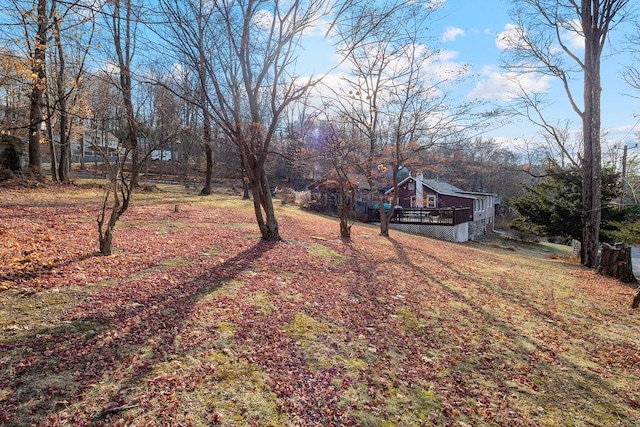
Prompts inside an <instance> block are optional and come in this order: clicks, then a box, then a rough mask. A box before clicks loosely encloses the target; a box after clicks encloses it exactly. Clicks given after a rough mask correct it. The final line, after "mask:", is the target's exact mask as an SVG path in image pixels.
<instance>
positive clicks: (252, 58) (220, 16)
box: [161, 0, 331, 241]
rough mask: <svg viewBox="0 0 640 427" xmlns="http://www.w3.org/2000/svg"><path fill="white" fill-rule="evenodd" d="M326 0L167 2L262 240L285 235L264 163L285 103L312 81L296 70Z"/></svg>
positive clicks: (327, 7)
mask: <svg viewBox="0 0 640 427" xmlns="http://www.w3.org/2000/svg"><path fill="white" fill-rule="evenodd" d="M330 6H331V2H330V1H328V0H289V1H275V2H274V1H266V0H220V1H216V2H208V1H202V0H190V1H177V0H163V1H162V2H161V7H162V10H163V12H164V13H165V14H166V15H167V16H168V17H169V22H172V23H173V26H172V30H173V34H174V36H175V37H174V45H175V47H176V48H177V50H178V51H179V52H180V54H181V55H183V56H184V57H185V58H186V61H189V63H190V65H191V66H193V67H194V69H196V70H197V71H198V72H199V73H200V74H201V75H202V79H203V82H204V84H206V90H205V91H203V93H204V95H206V97H205V102H206V106H207V108H208V111H209V113H210V114H211V119H212V120H213V122H214V123H215V125H216V126H217V127H218V128H219V129H220V130H221V132H222V133H224V135H225V136H226V138H227V139H228V140H229V141H231V142H232V143H233V144H235V145H236V147H237V148H238V151H239V154H240V160H241V162H240V163H241V167H242V169H243V170H244V172H245V178H246V179H247V181H248V184H249V185H250V187H251V193H252V196H253V205H254V211H255V215H256V220H257V223H258V226H259V228H260V233H261V235H262V238H263V239H265V240H269V241H278V240H280V239H281V237H280V232H279V229H278V222H277V219H276V216H275V212H274V209H273V200H272V196H271V188H270V185H269V181H268V178H267V173H266V168H265V165H266V160H267V157H268V154H269V152H270V146H271V142H272V141H273V139H274V137H275V136H276V132H277V130H278V126H279V124H280V120H281V118H282V115H283V114H284V112H285V111H286V109H287V107H288V106H289V105H291V104H292V103H294V102H296V101H297V100H299V99H301V98H302V97H303V96H304V94H305V93H306V92H307V90H308V89H309V87H310V86H312V85H313V84H314V83H315V81H316V80H315V79H313V78H306V79H303V78H300V77H299V76H297V75H296V74H295V60H296V58H297V55H298V54H299V49H298V47H299V44H300V41H301V38H302V37H303V36H304V34H305V32H306V31H307V30H309V29H310V28H311V27H312V26H313V25H315V23H316V22H317V21H318V20H319V19H320V17H322V16H324V15H326V14H327V13H329V12H330Z"/></svg>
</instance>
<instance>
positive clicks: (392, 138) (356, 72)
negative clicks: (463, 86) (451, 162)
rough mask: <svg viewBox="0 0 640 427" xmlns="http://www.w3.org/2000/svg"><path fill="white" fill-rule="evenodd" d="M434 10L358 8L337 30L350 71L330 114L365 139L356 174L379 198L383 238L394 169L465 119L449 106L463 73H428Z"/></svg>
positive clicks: (381, 5)
mask: <svg viewBox="0 0 640 427" xmlns="http://www.w3.org/2000/svg"><path fill="white" fill-rule="evenodd" d="M433 11H434V9H432V8H429V7H425V5H424V4H422V3H419V2H398V1H386V2H375V3H367V4H364V3H363V4H361V5H359V6H358V7H352V8H351V9H350V10H349V12H348V15H349V16H350V19H351V25H350V26H342V27H339V30H343V29H344V30H345V31H344V32H340V38H341V45H340V47H341V50H340V53H342V54H343V55H344V56H345V58H346V64H348V65H349V66H350V67H351V72H350V73H349V74H348V75H345V76H344V78H343V82H342V87H340V88H337V89H336V90H335V91H334V99H333V100H332V103H333V106H332V108H334V109H336V110H338V111H339V112H340V114H341V115H342V116H344V117H345V118H347V120H349V121H350V122H351V123H352V125H353V127H354V129H357V130H358V131H359V133H360V135H361V138H362V140H363V143H364V144H363V147H362V148H363V153H362V159H363V162H362V163H361V173H362V174H363V175H364V176H366V177H367V181H368V183H369V186H370V188H371V189H372V191H373V193H374V197H375V198H376V199H377V204H378V207H379V210H380V219H381V221H380V234H381V235H388V234H389V221H390V219H391V216H392V215H393V209H387V210H386V212H385V207H384V205H385V203H384V202H385V200H384V198H385V196H384V193H383V192H382V191H379V190H378V189H379V187H381V186H384V187H388V186H393V188H394V194H397V192H398V191H397V190H398V189H397V184H398V174H399V171H400V169H401V168H402V167H403V166H404V167H407V166H409V163H410V162H411V160H412V159H414V158H416V153H417V152H418V151H421V150H424V149H425V148H427V147H429V146H431V145H432V144H433V143H434V142H435V141H437V140H439V139H441V138H445V137H446V136H447V135H451V134H453V133H457V132H461V131H462V129H463V128H464V123H463V117H464V115H465V114H466V113H468V112H469V109H468V107H469V105H468V104H465V105H462V106H460V105H455V102H454V101H453V100H451V99H448V98H449V96H450V94H451V86H452V85H453V84H455V82H456V81H458V79H459V78H460V77H462V76H463V75H464V74H465V70H464V68H460V69H458V70H448V71H453V72H451V73H447V72H444V73H441V74H438V73H435V72H433V65H434V64H437V62H438V58H439V55H438V53H439V52H438V51H437V50H436V49H433V48H432V47H430V46H428V45H427V44H426V42H427V34H428V33H427V30H428V24H429V22H430V18H431V15H432V12H433ZM353 28H357V29H358V30H357V31H353ZM394 204H395V203H393V201H392V205H394Z"/></svg>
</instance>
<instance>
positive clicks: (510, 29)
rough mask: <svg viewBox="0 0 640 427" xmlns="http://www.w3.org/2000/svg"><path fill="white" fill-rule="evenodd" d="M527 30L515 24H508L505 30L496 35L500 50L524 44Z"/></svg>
mask: <svg viewBox="0 0 640 427" xmlns="http://www.w3.org/2000/svg"><path fill="white" fill-rule="evenodd" d="M525 34H526V33H525V31H524V29H523V28H522V27H519V26H518V25H515V24H506V25H505V26H504V31H502V32H501V33H498V35H497V36H496V46H497V47H498V49H500V50H509V49H515V48H517V47H519V46H520V45H521V44H522V39H523V36H524V35H525Z"/></svg>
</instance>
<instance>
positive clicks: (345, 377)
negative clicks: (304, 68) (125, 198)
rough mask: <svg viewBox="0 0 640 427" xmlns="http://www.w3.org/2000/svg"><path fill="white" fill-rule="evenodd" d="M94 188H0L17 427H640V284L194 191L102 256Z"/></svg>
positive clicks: (506, 247) (7, 375)
mask: <svg viewBox="0 0 640 427" xmlns="http://www.w3.org/2000/svg"><path fill="white" fill-rule="evenodd" d="M100 197H101V190H100V188H99V187H98V186H96V185H84V186H77V187H58V186H50V187H48V188H41V189H32V190H18V189H15V190H10V189H0V425H7V426H26V425H36V426H57V425H65V426H81V425H90V426H101V425H104V426H107V425H108V426H111V425H131V426H156V425H157V426H188V425H193V426H211V425H223V426H298V425H301V426H315V425H322V426H331V425H335V426H339V425H360V426H396V425H398V426H418V425H426V426H429V425H438V426H440V425H452V426H495V425H504V426H538V425H540V426H625V425H627V426H637V425H640V311H638V310H633V309H631V308H630V305H631V299H632V295H633V291H634V289H633V288H631V287H628V286H626V285H623V284H620V283H618V282H616V281H613V280H610V279H606V278H603V277H600V276H598V275H596V274H595V273H593V272H592V271H589V270H586V269H583V268H582V267H581V266H580V265H579V264H577V263H576V262H575V261H572V260H570V259H569V258H568V251H567V250H568V249H567V248H563V247H560V246H555V245H532V244H520V243H517V242H515V241H501V240H495V239H491V240H488V241H485V242H469V243H466V244H454V243H446V242H442V241H438V240H434V239H430V238H425V237H420V236H413V235H409V234H404V233H400V232H394V231H393V230H392V233H391V237H389V238H384V237H381V236H379V235H378V229H377V228H375V227H372V226H368V225H361V224H358V225H355V226H354V228H353V239H352V241H351V242H349V243H345V242H343V241H341V240H340V239H339V238H338V235H339V225H338V222H337V221H336V220H334V219H331V218H326V217H321V216H317V215H313V214H309V213H306V212H303V211H301V210H299V209H297V208H296V207H292V206H281V205H278V206H277V214H278V219H279V224H280V230H281V233H282V235H283V237H284V239H285V240H284V241H283V242H280V243H276V244H274V243H268V242H264V241H261V240H260V238H259V233H258V229H257V226H256V225H255V223H254V218H253V206H252V204H251V202H249V201H243V200H241V199H240V198H239V197H238V196H236V195H231V194H222V193H221V194H216V195H213V196H210V197H198V196H197V195H195V193H194V192H189V191H187V190H186V189H184V188H181V187H178V186H163V187H160V191H159V192H149V193H144V192H140V193H136V194H135V197H134V200H133V204H132V206H131V208H130V209H129V210H128V211H127V213H126V214H125V216H124V217H123V219H122V220H121V222H120V223H119V224H118V226H117V228H116V236H115V241H114V243H115V251H114V255H112V256H110V257H101V256H98V254H97V246H98V243H97V228H96V217H97V213H98V210H99V204H100Z"/></svg>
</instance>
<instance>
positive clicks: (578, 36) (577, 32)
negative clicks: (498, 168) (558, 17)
mask: <svg viewBox="0 0 640 427" xmlns="http://www.w3.org/2000/svg"><path fill="white" fill-rule="evenodd" d="M562 39H563V40H564V41H565V43H567V44H568V45H569V47H572V48H574V49H584V33H583V32H582V23H581V22H580V21H579V20H577V19H574V20H573V21H571V22H569V23H568V24H567V29H565V30H564V31H563V32H562Z"/></svg>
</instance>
